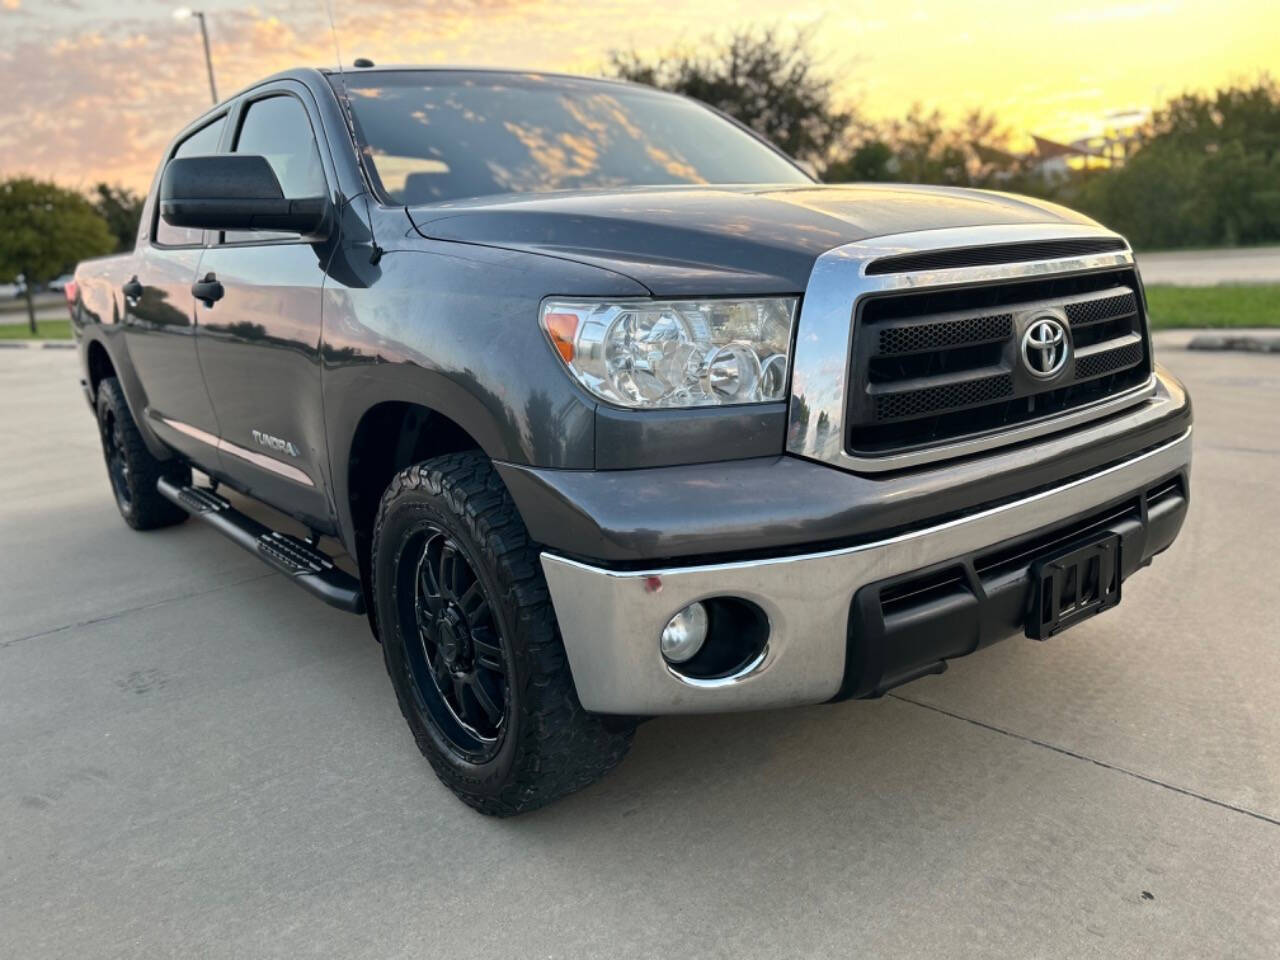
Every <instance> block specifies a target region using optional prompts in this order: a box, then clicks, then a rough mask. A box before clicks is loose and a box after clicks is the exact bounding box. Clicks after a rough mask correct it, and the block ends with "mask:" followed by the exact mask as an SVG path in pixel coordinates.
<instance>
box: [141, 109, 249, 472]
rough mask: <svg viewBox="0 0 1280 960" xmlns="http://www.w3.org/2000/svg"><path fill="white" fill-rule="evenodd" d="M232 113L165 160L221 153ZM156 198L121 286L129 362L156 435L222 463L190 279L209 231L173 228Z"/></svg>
mask: <svg viewBox="0 0 1280 960" xmlns="http://www.w3.org/2000/svg"><path fill="white" fill-rule="evenodd" d="M226 124H227V117H226V115H225V114H223V115H222V116H220V117H215V118H213V119H212V120H210V121H209V122H208V123H206V124H205V125H204V126H202V127H200V128H199V129H197V130H195V131H194V132H192V133H190V134H188V135H187V136H186V137H185V138H183V139H181V140H179V141H178V142H177V144H176V145H175V146H174V148H173V149H172V150H171V151H170V153H169V156H168V157H166V158H165V164H162V165H161V169H160V172H159V174H158V175H157V177H156V183H157V184H159V182H160V178H161V176H163V174H164V166H166V165H167V164H168V162H169V161H170V160H174V159H177V158H179V157H192V156H203V155H205V154H211V153H217V152H218V145H219V142H220V141H221V138H222V135H223V132H224V130H225V128H226ZM159 208H160V204H159V203H158V202H156V200H155V190H154V189H153V191H152V200H151V202H150V203H149V204H148V205H147V212H146V214H144V215H145V216H147V217H148V218H149V219H148V221H147V223H148V228H147V230H146V231H143V232H142V233H141V235H140V236H139V238H138V244H137V248H136V250H135V254H134V262H133V274H132V276H130V277H127V278H125V282H124V284H123V286H122V288H121V290H120V295H121V297H122V302H123V304H124V338H125V345H126V348H127V350H128V353H129V359H130V362H131V363H132V365H133V369H134V372H135V373H136V374H137V377H138V381H139V382H140V383H141V385H142V389H143V392H144V393H145V397H146V400H145V403H146V408H145V410H143V411H138V412H139V413H141V414H142V415H143V416H145V417H146V418H147V420H148V423H149V425H150V426H151V428H152V429H153V430H154V431H155V432H156V434H157V435H158V436H159V437H160V438H161V439H163V440H164V441H165V442H166V443H168V444H169V445H170V446H171V447H173V448H175V449H177V450H179V451H181V452H182V453H184V454H186V455H187V456H188V457H190V458H191V459H192V461H193V462H195V463H196V465H197V466H205V467H213V466H216V465H217V460H218V457H217V449H216V447H215V445H214V444H215V443H216V440H217V435H218V421H217V418H216V417H215V416H214V412H213V405H212V404H211V402H210V400H209V394H208V393H207V392H206V390H205V385H204V377H203V375H202V374H201V372H200V361H199V358H198V356H197V354H196V337H195V332H196V315H195V300H194V299H193V298H192V295H191V284H192V283H193V282H194V281H195V279H196V270H197V269H198V268H199V266H200V258H201V256H203V254H204V241H205V233H204V231H202V230H198V229H194V228H189V227H172V226H170V225H169V224H167V223H165V222H164V221H163V220H162V219H160V216H159Z"/></svg>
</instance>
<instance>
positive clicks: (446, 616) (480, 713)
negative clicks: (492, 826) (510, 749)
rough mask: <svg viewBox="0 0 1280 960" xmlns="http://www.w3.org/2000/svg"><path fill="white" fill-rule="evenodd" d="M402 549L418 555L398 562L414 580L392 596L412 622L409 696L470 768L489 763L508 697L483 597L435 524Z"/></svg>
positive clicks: (499, 647) (503, 658) (504, 664)
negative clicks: (401, 601) (399, 599)
mask: <svg viewBox="0 0 1280 960" xmlns="http://www.w3.org/2000/svg"><path fill="white" fill-rule="evenodd" d="M404 549H405V551H406V554H407V556H406V559H412V556H413V555H414V554H418V557H417V561H416V563H414V562H410V563H405V562H402V563H401V564H400V565H399V566H400V570H401V571H403V572H404V574H406V575H412V577H413V582H412V584H403V585H401V589H400V590H399V591H398V593H399V596H401V597H402V598H404V601H405V602H411V603H412V609H410V610H404V611H402V613H401V616H402V618H403V619H402V621H401V622H402V623H404V624H406V625H408V624H410V623H412V624H413V626H414V628H415V629H414V631H413V633H415V634H416V638H417V643H416V644H413V643H408V644H406V648H405V654H406V657H407V659H408V661H409V664H408V666H409V671H410V673H411V675H412V677H413V682H414V692H415V695H416V697H417V698H418V700H419V701H420V704H421V706H422V707H423V708H424V709H425V710H426V711H427V712H429V713H430V715H431V717H432V719H434V720H435V722H436V725H437V728H438V729H439V730H440V732H441V733H442V734H443V735H444V737H445V739H446V740H447V741H448V742H449V744H450V746H451V747H453V748H454V749H455V750H457V751H458V753H460V754H461V755H462V756H464V757H466V758H467V759H468V760H470V761H472V762H473V763H474V762H482V761H484V760H488V759H490V758H491V757H492V756H493V755H494V754H495V753H497V750H498V747H499V745H500V743H501V740H502V736H503V734H504V733H505V731H506V716H507V707H508V703H509V700H510V690H509V688H508V685H507V676H508V673H509V668H508V657H507V654H506V652H505V651H504V649H503V643H502V635H501V630H500V629H499V627H498V624H497V621H496V619H495V617H494V612H493V607H492V606H491V605H490V602H489V596H488V594H487V593H486V592H485V588H484V584H483V583H482V582H481V580H480V578H479V576H477V574H476V571H475V568H474V567H473V566H472V564H471V562H470V561H469V560H468V559H467V556H466V553H465V551H464V549H463V547H462V546H461V545H460V544H459V543H458V542H457V541H456V540H454V539H453V538H452V537H451V536H449V535H448V534H447V533H445V532H444V531H443V530H442V529H440V527H438V526H436V525H435V524H433V523H429V522H427V523H424V524H423V527H422V530H421V531H420V532H419V534H418V535H416V536H413V537H410V538H409V539H408V540H407V542H406V543H405V547H404ZM405 633H406V634H409V633H410V631H408V630H406V631H405Z"/></svg>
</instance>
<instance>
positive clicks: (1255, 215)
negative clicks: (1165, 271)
mask: <svg viewBox="0 0 1280 960" xmlns="http://www.w3.org/2000/svg"><path fill="white" fill-rule="evenodd" d="M1078 204H1079V206H1081V207H1082V208H1083V209H1084V210H1085V211H1086V212H1088V213H1090V214H1092V215H1093V216H1096V217H1097V218H1098V219H1100V220H1102V221H1104V222H1105V223H1107V224H1108V225H1110V226H1112V227H1114V228H1115V229H1117V230H1119V231H1120V232H1122V233H1125V234H1126V235H1128V237H1129V239H1130V240H1131V241H1132V242H1133V244H1134V245H1135V246H1139V247H1148V248H1150V247H1178V246H1196V245H1204V246H1212V245H1218V244H1236V243H1267V242H1275V241H1276V240H1277V239H1280V85H1277V83H1276V82H1275V81H1274V80H1273V79H1271V78H1270V77H1268V76H1263V77H1261V78H1259V79H1258V80H1257V81H1256V82H1254V83H1252V84H1250V85H1244V86H1234V87H1228V88H1224V89H1221V90H1218V91H1216V92H1215V93H1213V94H1198V93H1186V94H1182V95H1181V96H1178V97H1175V98H1174V99H1173V100H1170V101H1169V103H1167V104H1166V105H1165V106H1164V107H1163V108H1161V109H1160V110H1157V111H1156V113H1155V116H1154V117H1153V118H1152V120H1151V123H1150V125H1149V127H1148V128H1147V129H1146V130H1145V131H1144V132H1143V135H1142V138H1141V142H1140V146H1139V148H1138V150H1137V151H1136V152H1135V153H1134V154H1133V156H1132V157H1131V158H1130V159H1129V160H1128V162H1127V163H1125V165H1124V166H1123V167H1120V168H1119V169H1115V170H1111V171H1109V172H1107V173H1106V174H1104V175H1102V176H1097V177H1094V178H1092V179H1091V180H1090V181H1089V182H1087V183H1086V184H1084V185H1083V187H1082V189H1081V190H1080V193H1079V197H1078Z"/></svg>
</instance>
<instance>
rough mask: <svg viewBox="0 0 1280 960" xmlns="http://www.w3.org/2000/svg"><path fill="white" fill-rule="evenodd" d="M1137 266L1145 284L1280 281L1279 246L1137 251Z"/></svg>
mask: <svg viewBox="0 0 1280 960" xmlns="http://www.w3.org/2000/svg"><path fill="white" fill-rule="evenodd" d="M1138 267H1139V268H1140V269H1141V270H1142V280H1143V282H1144V283H1147V284H1171V285H1173V286H1183V287H1211V286H1215V285H1217V284H1220V283H1280V247H1237V248H1233V249H1224V250H1171V251H1168V252H1163V253H1140V254H1138Z"/></svg>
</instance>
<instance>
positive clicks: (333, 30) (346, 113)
mask: <svg viewBox="0 0 1280 960" xmlns="http://www.w3.org/2000/svg"><path fill="white" fill-rule="evenodd" d="M324 12H325V13H326V14H327V15H328V17H329V33H330V34H331V35H332V36H333V50H334V53H335V54H337V57H338V80H339V82H340V83H341V84H342V103H341V104H340V105H339V106H340V107H341V108H342V118H343V120H345V121H346V124H347V133H348V134H349V135H350V137H351V144H352V146H353V147H354V146H355V145H356V144H358V143H359V142H360V139H359V138H358V137H357V136H356V124H355V118H354V117H353V116H352V115H351V94H350V92H349V91H348V90H347V74H346V71H345V70H343V69H342V44H341V43H339V42H338V28H337V26H336V25H335V24H334V22H333V2H332V0H324ZM356 166H357V167H359V168H360V171H361V176H364V165H363V164H362V163H360V158H359V156H358V155H357V157H356ZM364 192H365V193H367V194H369V196H373V193H372V192H371V191H370V189H369V184H368V180H367V178H366V181H365V188H364ZM352 199H354V198H352ZM364 217H365V222H366V223H367V224H368V225H369V244H370V246H371V247H372V248H373V249H372V250H371V251H370V253H369V262H370V263H373V264H376V263H377V262H378V261H379V260H381V259H382V248H381V247H380V246H378V240H377V238H376V237H375V236H374V235H373V217H372V216H370V215H369V207H368V204H367V203H366V205H365V209H364Z"/></svg>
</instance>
